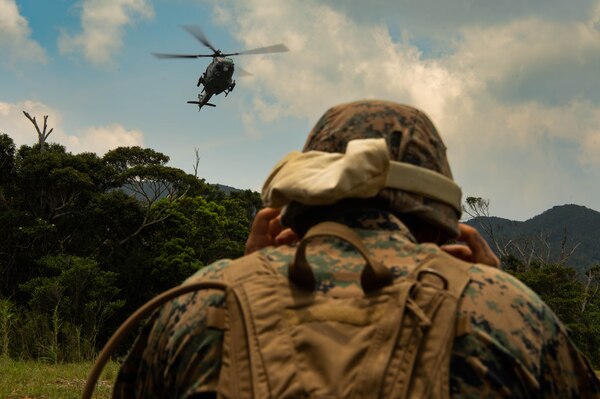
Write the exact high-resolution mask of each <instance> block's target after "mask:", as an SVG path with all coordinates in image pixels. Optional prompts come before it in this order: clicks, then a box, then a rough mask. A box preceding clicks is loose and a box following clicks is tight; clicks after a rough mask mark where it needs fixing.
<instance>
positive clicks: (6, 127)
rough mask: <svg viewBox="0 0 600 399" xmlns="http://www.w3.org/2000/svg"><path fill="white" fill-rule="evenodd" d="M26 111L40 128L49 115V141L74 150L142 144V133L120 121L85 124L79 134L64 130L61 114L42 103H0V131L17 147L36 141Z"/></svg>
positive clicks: (91, 150)
mask: <svg viewBox="0 0 600 399" xmlns="http://www.w3.org/2000/svg"><path fill="white" fill-rule="evenodd" d="M23 111H27V112H28V113H29V114H30V115H31V116H32V117H35V118H36V121H37V124H38V126H39V128H40V129H43V125H44V115H48V121H47V122H48V127H47V131H49V130H50V129H54V130H53V131H52V133H51V134H50V136H49V138H48V140H47V141H48V142H52V143H59V144H62V145H64V146H65V147H66V149H67V151H70V152H73V153H80V152H95V153H97V154H98V155H103V154H104V153H106V152H107V151H109V150H111V149H113V148H116V147H121V146H136V145H137V146H143V140H144V135H143V133H142V132H141V131H139V130H136V129H132V130H128V129H126V128H125V127H123V126H122V125H120V124H117V123H115V124H111V125H109V126H100V127H88V128H85V129H83V133H82V134H81V135H73V134H68V133H66V132H65V129H64V126H63V115H62V113H61V112H60V111H58V110H55V109H52V108H51V107H48V106H47V105H45V104H42V103H39V102H34V101H25V102H21V103H17V104H11V103H3V102H0V117H1V118H0V133H6V134H8V135H9V136H10V137H11V138H12V139H13V141H14V142H15V144H16V145H17V146H20V145H23V144H27V145H33V144H35V143H37V139H38V138H37V132H36V130H35V127H34V126H33V124H32V123H31V122H30V121H29V120H28V119H27V118H26V117H25V116H24V115H23Z"/></svg>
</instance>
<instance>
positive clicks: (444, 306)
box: [384, 252, 471, 398]
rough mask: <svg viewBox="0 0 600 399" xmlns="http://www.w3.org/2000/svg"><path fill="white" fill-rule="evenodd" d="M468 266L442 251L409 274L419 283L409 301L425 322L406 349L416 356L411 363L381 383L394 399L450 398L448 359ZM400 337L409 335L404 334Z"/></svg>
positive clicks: (467, 281)
mask: <svg viewBox="0 0 600 399" xmlns="http://www.w3.org/2000/svg"><path fill="white" fill-rule="evenodd" d="M470 267H471V265H470V264H469V263H466V262H463V261H461V260H459V259H457V258H454V257H453V256H450V255H448V254H446V253H443V252H442V253H439V254H436V255H435V256H433V257H431V258H430V259H429V261H426V262H424V263H423V264H422V265H421V266H419V267H418V268H417V269H415V270H414V271H413V272H412V273H411V274H410V275H409V279H413V278H414V279H415V280H416V281H417V282H418V284H417V286H416V287H417V288H416V290H415V291H414V292H413V293H412V294H411V299H410V301H412V302H413V303H414V304H415V305H416V306H417V307H418V309H420V310H422V311H423V313H424V315H425V317H426V319H425V322H423V321H421V322H420V325H421V327H420V328H419V329H417V334H416V336H417V339H414V340H413V343H412V346H413V347H412V348H409V349H407V351H408V353H411V352H413V353H417V355H416V356H415V357H414V359H413V361H412V362H409V363H407V364H406V365H405V366H400V367H399V369H398V370H397V371H395V372H396V373H397V374H396V375H397V377H396V381H395V382H391V381H389V380H388V382H387V383H386V384H384V385H386V386H390V387H391V388H390V389H391V392H394V395H393V397H399V398H413V397H414V398H449V397H450V356H451V354H452V345H453V343H454V337H455V332H456V323H457V312H458V306H459V303H460V298H461V296H462V293H463V292H464V290H465V288H466V287H467V285H468V284H469V281H470V278H469V275H468V270H469V268H470ZM413 313H414V312H413ZM419 330H420V331H419ZM401 334H402V332H401ZM403 334H404V336H407V335H408V334H407V333H406V331H404V332H403ZM405 339H407V340H410V338H405ZM401 340H402V338H401ZM411 363H412V364H411Z"/></svg>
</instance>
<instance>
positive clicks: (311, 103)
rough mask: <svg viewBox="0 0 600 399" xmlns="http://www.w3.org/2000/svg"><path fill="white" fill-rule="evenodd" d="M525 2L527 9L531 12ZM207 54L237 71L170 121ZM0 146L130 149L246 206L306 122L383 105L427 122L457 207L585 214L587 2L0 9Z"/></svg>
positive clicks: (181, 0) (596, 57) (593, 95)
mask: <svg viewBox="0 0 600 399" xmlns="http://www.w3.org/2000/svg"><path fill="white" fill-rule="evenodd" d="M534 3H536V4H534ZM185 24H197V25H200V26H201V27H202V29H203V30H204V33H205V34H206V35H207V37H208V38H209V39H210V41H211V42H212V44H213V45H215V47H217V48H220V49H222V50H224V51H237V50H242V49H247V48H254V47H261V46H266V45H271V44H276V43H280V42H283V43H285V44H286V45H287V46H288V47H289V48H290V50H291V51H290V52H289V53H282V54H272V55H259V56H248V55H247V56H240V57H237V58H235V62H236V65H239V66H242V67H243V68H244V69H246V70H248V71H250V72H251V73H252V74H253V76H252V77H248V78H240V79H238V81H237V83H238V84H237V86H236V88H235V90H234V91H233V93H231V94H230V95H229V96H228V97H227V98H225V97H224V96H223V95H219V96H217V97H215V99H214V101H213V102H214V103H215V104H217V107H216V108H207V109H203V110H202V111H201V112H197V110H196V109H195V108H194V107H193V106H191V105H188V104H186V101H187V100H192V99H194V98H195V97H196V96H197V89H196V86H195V84H196V81H197V78H198V75H199V74H200V73H201V72H202V71H203V70H204V68H205V67H206V65H207V62H208V61H207V60H203V59H199V60H158V59H155V58H154V57H152V56H151V53H152V52H171V53H192V54H194V53H201V52H204V51H205V50H206V49H205V48H204V47H203V46H202V45H201V44H200V43H198V42H197V41H196V40H195V39H194V38H193V37H192V36H190V35H189V34H188V33H187V32H186V31H184V30H183V29H181V28H180V26H181V25H185ZM0 55H1V56H0V132H3V133H8V134H9V135H10V136H11V137H13V139H14V140H15V142H16V143H17V144H19V145H20V144H32V143H34V142H35V141H36V133H35V131H34V128H33V126H32V125H31V124H30V122H29V121H28V120H27V119H26V118H25V117H24V116H23V114H22V111H23V110H26V111H28V112H30V113H31V114H33V115H37V116H38V119H41V118H42V117H43V115H49V125H50V127H54V132H53V133H52V135H51V136H50V140H51V141H56V142H60V143H62V144H64V145H66V147H67V149H68V150H70V151H72V152H81V151H95V152H98V153H99V154H103V153H104V152H106V151H107V150H108V149H111V148H115V147H117V146H120V145H141V146H146V147H150V148H153V149H155V150H157V151H160V152H163V153H165V154H167V155H169V156H170V157H171V162H170V165H172V166H175V167H178V168H181V169H184V170H186V171H188V172H191V171H192V165H193V163H194V159H195V155H194V149H195V148H198V149H199V154H200V165H199V174H200V176H202V177H204V178H206V180H207V181H209V182H211V183H221V184H226V185H230V186H234V187H238V188H250V189H253V190H260V187H261V185H262V182H263V180H264V178H265V177H266V175H267V173H268V172H269V170H270V169H271V167H272V166H274V165H275V163H276V162H277V161H278V160H279V159H280V158H281V157H283V156H284V155H285V154H286V153H287V152H289V151H293V150H297V149H300V148H301V147H302V145H303V143H304V139H305V137H306V134H307V133H308V131H309V130H310V128H311V126H312V125H313V124H314V123H315V122H316V121H317V119H318V118H319V116H320V115H321V114H322V113H323V112H324V111H325V110H326V109H327V108H328V107H329V106H332V105H335V104H337V103H340V102H345V101H352V100H357V99H361V98H382V99H389V100H394V101H397V102H400V103H406V104H411V105H414V106H417V107H419V108H421V109H423V110H424V111H425V112H426V113H428V114H429V116H430V117H431V118H432V120H433V121H434V123H435V124H436V126H437V127H438V129H439V130H440V132H441V135H442V137H443V138H444V140H445V142H446V145H447V147H448V156H449V159H450V164H451V166H452V169H453V173H454V177H455V180H456V181H457V182H458V183H459V184H460V185H461V186H462V188H463V195H464V196H481V197H484V198H488V199H490V204H491V206H490V208H491V213H492V214H494V215H497V216H501V217H506V218H510V219H515V220H525V219H528V218H530V217H533V216H535V215H537V214H539V213H541V212H543V211H544V210H546V209H548V208H550V207H552V206H555V205H562V204H566V203H575V204H579V205H584V206H587V207H590V208H592V209H595V210H599V211H600V184H598V182H599V181H600V158H599V157H598V153H599V152H600V79H599V78H600V76H599V74H600V72H599V71H600V0H590V1H587V0H578V1H573V2H563V1H558V0H548V1H545V2H531V1H530V2H523V1H517V0H509V1H504V2H498V1H492V0H478V1H474V0H453V1H448V2H438V1H435V0H422V1H419V2H413V1H409V0H398V1H395V0H374V1H371V2H365V1H359V0H346V1H343V2H342V1H324V0H323V1H319V0H306V1H301V0H289V1H285V2H284V1H267V0H244V1H242V0H239V1H238V0H221V1H212V0H170V1H166V0H80V1H72V0H71V1H67V0H55V1H52V2H49V1H46V0H23V1H15V0H0Z"/></svg>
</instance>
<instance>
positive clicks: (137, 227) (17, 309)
mask: <svg viewBox="0 0 600 399" xmlns="http://www.w3.org/2000/svg"><path fill="white" fill-rule="evenodd" d="M168 161H169V157H168V156H166V155H165V154H162V153H160V152H157V151H154V150H152V149H148V148H140V147H121V148H117V149H115V150H112V151H109V152H108V153H107V154H105V155H104V156H103V157H98V156H97V155H95V154H90V153H83V154H72V153H70V152H68V151H67V149H66V148H65V147H63V146H61V145H57V144H53V143H44V144H43V148H42V147H41V146H40V144H35V145H33V146H26V145H25V146H21V147H20V148H19V149H16V147H15V145H14V142H13V141H12V139H11V138H10V137H9V136H8V135H5V134H0V210H1V211H0V344H1V347H0V350H1V351H2V352H1V353H3V354H9V355H10V356H11V357H17V358H24V359H39V360H44V361H46V362H51V363H55V362H59V363H60V362H63V361H73V360H75V361H77V360H81V359H90V358H92V357H93V356H94V355H95V353H96V352H97V351H98V349H99V348H100V347H101V346H102V345H103V344H104V342H106V340H107V339H108V337H109V336H110V335H111V334H112V332H113V331H114V330H115V329H116V328H117V327H118V325H120V324H121V322H123V321H124V319H125V318H126V317H127V316H128V315H129V314H131V312H132V311H134V310H135V309H137V308H138V307H139V306H140V305H141V304H142V303H144V302H146V301H147V300H148V299H150V298H151V297H153V296H155V295H156V294H158V293H160V292H162V291H164V290H166V289H168V288H171V287H172V286H174V285H176V284H179V283H180V282H181V281H183V280H184V279H185V278H187V277H189V276H190V275H191V274H193V273H194V272H196V271H197V270H198V269H199V268H201V267H203V266H204V265H207V264H209V263H211V262H213V261H215V260H217V259H220V258H225V257H231V258H233V257H238V256H240V255H242V254H243V249H244V243H245V240H246V237H247V234H248V232H249V228H250V225H251V221H252V219H253V217H254V215H255V213H256V212H257V211H258V209H259V208H260V206H261V202H260V196H259V195H258V193H256V192H253V191H250V190H245V191H236V192H232V193H230V194H224V193H223V192H222V191H221V190H219V189H217V188H216V186H211V185H209V184H207V183H206V182H205V181H204V180H202V179H199V178H197V177H196V176H194V175H190V174H187V173H185V172H183V171H182V170H179V169H176V168H172V167H170V166H168V165H167V163H168ZM132 287H135V289H133V288H132ZM1 298H10V301H9V300H7V299H1Z"/></svg>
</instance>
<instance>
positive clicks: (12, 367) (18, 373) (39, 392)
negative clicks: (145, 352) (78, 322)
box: [0, 356, 119, 399]
mask: <svg viewBox="0 0 600 399" xmlns="http://www.w3.org/2000/svg"><path fill="white" fill-rule="evenodd" d="M118 368H119V366H118V364H117V363H114V362H111V363H109V364H107V365H106V367H105V368H104V370H103V372H102V375H101V377H100V380H99V381H98V383H97V384H96V393H95V395H94V398H98V399H109V398H110V397H111V393H112V385H113V382H114V379H115V378H116V376H117V372H118ZM91 369H92V363H91V362H89V363H67V364H44V363H40V362H32V361H16V360H11V359H7V358H3V357H1V356H0V398H4V399H55V398H60V399H71V398H73V399H78V398H80V397H81V393H82V391H83V386H84V385H85V381H86V379H87V376H88V373H89V372H90V370H91Z"/></svg>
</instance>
